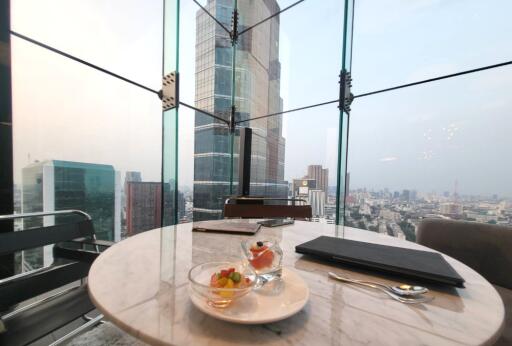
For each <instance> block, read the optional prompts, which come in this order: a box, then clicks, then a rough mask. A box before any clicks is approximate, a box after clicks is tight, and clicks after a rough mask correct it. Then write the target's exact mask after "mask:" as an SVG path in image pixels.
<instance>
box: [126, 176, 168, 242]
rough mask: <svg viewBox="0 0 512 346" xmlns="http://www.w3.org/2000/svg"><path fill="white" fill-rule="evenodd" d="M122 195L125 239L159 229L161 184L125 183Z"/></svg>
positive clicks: (160, 223)
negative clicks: (124, 209) (124, 197)
mask: <svg viewBox="0 0 512 346" xmlns="http://www.w3.org/2000/svg"><path fill="white" fill-rule="evenodd" d="M124 193H125V196H126V236H127V237H130V236H132V235H134V234H137V233H140V232H143V231H147V230H150V229H153V228H157V227H161V225H162V205H161V203H162V183H154V182H141V181H126V182H125V188H124ZM166 196H169V195H168V194H166ZM169 197H170V196H169Z"/></svg>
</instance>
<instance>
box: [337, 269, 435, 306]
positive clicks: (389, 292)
mask: <svg viewBox="0 0 512 346" xmlns="http://www.w3.org/2000/svg"><path fill="white" fill-rule="evenodd" d="M329 276H330V277H331V278H333V279H336V280H339V281H344V282H349V283H354V284H358V285H361V286H366V287H371V288H376V289H378V290H380V291H382V292H384V293H386V294H387V295H388V296H390V297H391V298H393V299H395V300H397V301H399V302H401V303H405V304H419V303H426V302H429V301H431V300H433V298H428V297H418V293H416V294H414V295H412V296H411V298H406V297H404V296H400V295H399V294H396V293H394V291H393V290H391V289H390V286H387V285H384V284H380V283H375V282H368V281H361V280H354V279H349V278H346V277H343V276H339V275H337V274H335V273H332V272H329ZM418 287H419V286H418ZM412 297H418V298H412Z"/></svg>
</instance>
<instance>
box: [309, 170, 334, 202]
mask: <svg viewBox="0 0 512 346" xmlns="http://www.w3.org/2000/svg"><path fill="white" fill-rule="evenodd" d="M307 177H308V178H310V179H315V180H316V188H317V189H318V190H322V191H323V192H324V196H325V197H324V199H325V200H327V195H328V193H329V169H328V168H323V167H322V165H309V166H308V175H307Z"/></svg>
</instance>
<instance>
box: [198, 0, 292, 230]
mask: <svg viewBox="0 0 512 346" xmlns="http://www.w3.org/2000/svg"><path fill="white" fill-rule="evenodd" d="M205 7H206V9H207V10H208V11H209V12H210V13H212V14H213V15H215V17H216V18H217V19H218V20H219V21H220V22H222V23H223V24H224V25H225V26H226V27H230V26H231V16H232V12H233V2H232V1H230V0H208V3H207V4H206V6H205ZM238 11H239V13H240V21H239V31H241V30H243V29H244V28H245V27H247V26H249V25H251V24H253V23H255V22H256V21H258V20H259V19H261V18H265V17H268V16H270V15H272V14H274V13H276V12H278V11H279V5H278V4H277V2H276V1H275V0H265V1H249V0H240V1H238ZM256 16H257V18H256ZM232 54H233V48H232V45H231V40H230V37H229V34H228V33H227V32H226V31H224V30H223V29H222V28H221V27H220V26H219V25H218V24H216V23H215V22H214V21H213V20H212V19H211V18H210V17H209V16H208V15H207V14H206V13H205V12H204V11H203V10H198V11H197V14H196V92H195V98H196V99H195V105H196V107H198V108H200V109H204V110H206V111H208V112H211V113H215V114H216V115H218V116H221V117H223V118H224V119H226V120H228V119H229V116H230V112H231V97H232V87H233V86H232V67H231V66H232ZM235 56H236V70H235V78H234V80H235V86H234V87H235V90H234V95H235V101H234V106H235V111H236V112H235V119H236V120H245V119H250V118H254V117H257V116H261V115H266V114H269V113H276V112H280V111H282V108H283V101H282V98H281V96H280V91H279V90H280V76H281V65H280V62H279V17H278V16H276V17H274V18H272V19H271V20H269V21H268V22H267V23H265V24H263V25H260V26H258V27H256V28H254V29H252V30H250V31H248V32H246V33H245V34H243V35H241V36H240V37H239V39H238V43H237V46H236V54H235ZM242 124H243V126H248V127H251V128H252V129H253V138H252V155H251V161H252V165H251V195H256V196H266V197H286V196H287V190H288V183H287V182H285V181H284V156H285V139H284V138H283V137H282V119H281V117H279V116H277V117H269V118H264V119H258V120H253V121H248V122H244V123H242ZM237 148H238V141H237V140H235V143H234V153H235V154H234V160H233V161H234V162H233V168H234V172H233V176H234V180H235V189H234V191H233V193H236V180H237V174H238V155H237ZM230 160H231V157H230V138H229V128H228V127H227V126H226V124H224V123H222V122H220V121H218V120H216V119H213V118H211V117H209V116H207V115H204V114H203V113H200V112H196V118H195V147H194V219H195V220H204V219H214V218H219V217H221V215H222V204H223V201H224V199H225V197H226V196H228V195H229V184H230V169H231V164H230Z"/></svg>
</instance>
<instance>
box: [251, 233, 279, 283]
mask: <svg viewBox="0 0 512 346" xmlns="http://www.w3.org/2000/svg"><path fill="white" fill-rule="evenodd" d="M241 245H242V255H243V258H244V261H245V262H246V263H247V264H248V266H249V267H250V268H252V269H253V270H254V272H255V273H256V275H257V276H258V281H259V282H258V284H257V285H263V284H265V283H266V282H268V281H272V280H274V279H277V278H280V277H281V272H282V267H281V262H282V259H283V250H281V247H280V246H279V244H278V243H277V241H275V240H273V239H268V240H245V241H243V242H242V244H241Z"/></svg>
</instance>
